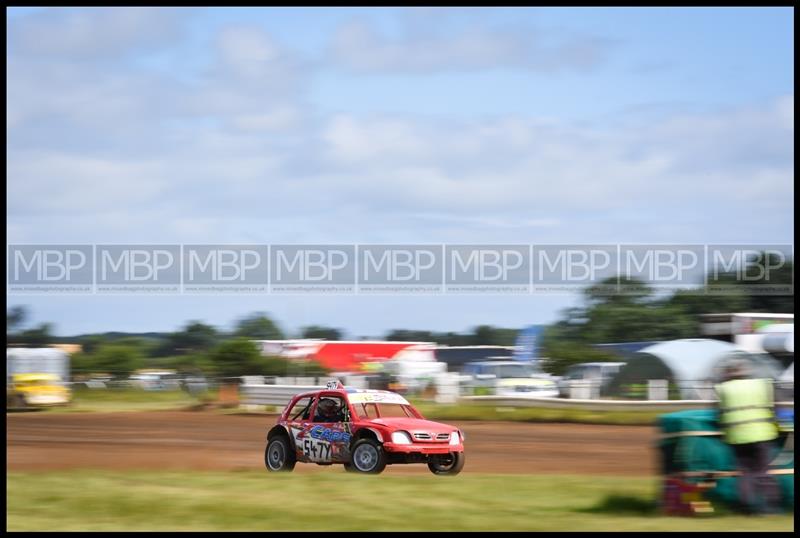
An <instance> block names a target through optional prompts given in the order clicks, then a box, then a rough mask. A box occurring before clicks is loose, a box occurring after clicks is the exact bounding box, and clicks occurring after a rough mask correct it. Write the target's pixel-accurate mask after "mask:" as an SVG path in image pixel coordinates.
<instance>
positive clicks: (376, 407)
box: [353, 403, 420, 418]
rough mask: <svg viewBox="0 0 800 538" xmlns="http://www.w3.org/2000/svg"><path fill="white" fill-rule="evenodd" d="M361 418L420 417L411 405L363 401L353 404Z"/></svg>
mask: <svg viewBox="0 0 800 538" xmlns="http://www.w3.org/2000/svg"><path fill="white" fill-rule="evenodd" d="M353 407H354V408H355V410H356V413H357V414H358V416H359V417H360V418H398V417H399V418H420V417H419V416H418V414H416V413H414V411H413V409H411V407H410V406H407V405H402V404H392V403H363V404H356V405H354V406H353Z"/></svg>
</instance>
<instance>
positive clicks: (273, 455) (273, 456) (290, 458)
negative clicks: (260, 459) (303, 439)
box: [264, 435, 297, 472]
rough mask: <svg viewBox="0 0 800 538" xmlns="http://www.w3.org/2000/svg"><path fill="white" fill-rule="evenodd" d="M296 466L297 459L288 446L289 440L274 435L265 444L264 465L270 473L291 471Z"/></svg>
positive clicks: (282, 436)
mask: <svg viewBox="0 0 800 538" xmlns="http://www.w3.org/2000/svg"><path fill="white" fill-rule="evenodd" d="M296 464H297V459H296V458H295V457H294V454H293V453H292V449H291V447H290V446H289V440H288V439H287V438H286V436H284V435H276V436H275V437H273V438H272V439H270V440H269V442H268V443H267V448H266V449H265V450H264V465H266V467H267V469H268V470H269V471H272V472H281V471H291V470H292V469H294V466H295V465H296Z"/></svg>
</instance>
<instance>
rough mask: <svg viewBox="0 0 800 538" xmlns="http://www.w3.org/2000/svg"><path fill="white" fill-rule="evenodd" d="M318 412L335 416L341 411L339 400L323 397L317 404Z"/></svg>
mask: <svg viewBox="0 0 800 538" xmlns="http://www.w3.org/2000/svg"><path fill="white" fill-rule="evenodd" d="M317 409H318V414H320V415H322V416H323V417H327V418H334V417H335V416H336V414H337V413H338V412H339V402H337V401H336V400H334V399H333V398H322V399H321V400H320V401H319V404H317Z"/></svg>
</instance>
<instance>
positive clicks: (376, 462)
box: [345, 439, 386, 474]
mask: <svg viewBox="0 0 800 538" xmlns="http://www.w3.org/2000/svg"><path fill="white" fill-rule="evenodd" d="M350 465H352V467H353V470H354V471H357V472H359V473H367V474H378V473H381V472H383V470H384V469H385V468H386V453H385V452H384V451H383V447H382V446H381V445H380V443H378V442H377V441H375V440H374V439H361V440H360V441H358V442H356V444H355V445H354V446H353V453H352V455H351V456H350ZM345 468H346V467H345Z"/></svg>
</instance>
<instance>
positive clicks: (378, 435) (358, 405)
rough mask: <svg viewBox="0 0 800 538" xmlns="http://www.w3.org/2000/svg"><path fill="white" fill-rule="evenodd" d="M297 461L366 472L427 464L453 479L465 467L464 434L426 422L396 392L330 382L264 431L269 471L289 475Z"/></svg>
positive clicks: (306, 395) (294, 404) (295, 403)
mask: <svg viewBox="0 0 800 538" xmlns="http://www.w3.org/2000/svg"><path fill="white" fill-rule="evenodd" d="M297 462H303V463H316V464H317V465H331V464H343V465H344V468H345V469H346V470H347V471H352V472H359V473H368V474H378V473H380V472H382V471H383V470H384V469H385V467H386V466H387V465H393V464H409V463H425V464H427V465H428V468H429V469H430V471H431V472H432V473H433V474H437V475H456V474H458V473H459V472H461V469H462V468H463V467H464V433H463V432H462V431H461V430H459V429H458V428H456V427H455V426H450V425H447V424H441V423H439V422H432V421H430V420H426V419H425V418H424V417H423V416H422V414H421V413H420V412H419V411H418V410H417V409H416V408H414V406H413V405H411V404H410V403H409V402H408V401H407V400H406V399H405V398H403V397H402V396H401V395H399V394H397V393H394V392H389V391H385V390H366V389H351V388H345V387H344V386H343V385H342V384H341V383H329V384H328V387H327V388H326V389H325V390H317V391H313V392H306V393H303V394H299V395H297V396H295V397H294V398H292V400H291V402H289V405H287V406H286V408H285V409H284V410H283V413H282V414H281V416H280V418H278V421H277V424H276V425H275V426H273V427H272V428H270V430H269V431H268V433H267V446H266V449H265V451H264V463H265V465H266V467H267V469H268V470H270V471H291V470H292V469H294V467H295V464H296V463H297Z"/></svg>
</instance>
